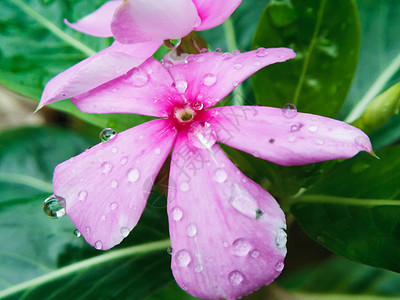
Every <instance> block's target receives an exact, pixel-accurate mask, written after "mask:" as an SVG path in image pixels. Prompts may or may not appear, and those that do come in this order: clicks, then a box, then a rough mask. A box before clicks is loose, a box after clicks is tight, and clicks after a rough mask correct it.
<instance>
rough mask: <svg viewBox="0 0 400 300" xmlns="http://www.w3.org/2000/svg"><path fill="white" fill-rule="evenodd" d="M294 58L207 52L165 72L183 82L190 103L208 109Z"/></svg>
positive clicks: (283, 52)
mask: <svg viewBox="0 0 400 300" xmlns="http://www.w3.org/2000/svg"><path fill="white" fill-rule="evenodd" d="M293 57H295V53H294V52H293V50H292V49H288V48H270V49H265V48H260V49H258V50H254V51H249V52H244V53H240V54H234V55H232V54H230V53H218V52H208V53H203V54H197V55H189V56H188V57H187V58H186V63H181V64H175V65H173V66H171V67H170V68H169V69H168V71H169V72H170V73H171V75H172V77H173V78H174V80H175V81H176V82H178V81H185V82H187V83H188V89H187V90H186V93H185V96H186V98H187V99H188V100H189V101H195V100H199V101H202V102H203V104H204V107H211V106H213V105H214V104H216V103H218V101H220V100H221V99H222V98H224V97H225V96H226V95H228V94H229V93H230V92H231V91H232V90H233V89H234V88H235V87H236V86H238V85H239V83H241V82H242V81H243V80H245V79H246V78H248V77H249V76H250V75H252V74H253V73H255V72H256V71H258V70H259V69H262V68H263V67H265V66H267V65H270V64H273V63H276V62H283V61H286V60H288V59H290V58H293Z"/></svg>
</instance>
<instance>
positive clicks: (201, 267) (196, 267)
mask: <svg viewBox="0 0 400 300" xmlns="http://www.w3.org/2000/svg"><path fill="white" fill-rule="evenodd" d="M194 271H195V272H196V273H200V272H202V271H203V266H202V265H197V266H195V267H194Z"/></svg>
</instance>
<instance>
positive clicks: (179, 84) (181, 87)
mask: <svg viewBox="0 0 400 300" xmlns="http://www.w3.org/2000/svg"><path fill="white" fill-rule="evenodd" d="M187 87H188V83H187V82H186V81H184V80H178V81H176V82H175V88H176V90H177V91H178V93H180V94H184V93H185V92H186V90H187Z"/></svg>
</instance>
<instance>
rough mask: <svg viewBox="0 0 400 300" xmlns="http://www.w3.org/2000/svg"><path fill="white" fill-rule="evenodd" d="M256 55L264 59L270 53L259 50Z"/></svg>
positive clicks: (263, 49)
mask: <svg viewBox="0 0 400 300" xmlns="http://www.w3.org/2000/svg"><path fill="white" fill-rule="evenodd" d="M256 55H257V56H258V57H264V56H267V55H268V51H267V49H265V48H258V49H257V51H256Z"/></svg>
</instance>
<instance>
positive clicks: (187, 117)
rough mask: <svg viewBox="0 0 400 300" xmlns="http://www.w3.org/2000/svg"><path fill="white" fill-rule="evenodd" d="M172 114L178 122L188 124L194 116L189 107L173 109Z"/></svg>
mask: <svg viewBox="0 0 400 300" xmlns="http://www.w3.org/2000/svg"><path fill="white" fill-rule="evenodd" d="M174 114H175V117H176V118H177V119H178V121H179V122H190V121H191V120H192V119H193V117H194V115H195V111H194V110H193V109H191V108H190V107H185V108H178V109H175V112H174Z"/></svg>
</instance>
